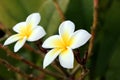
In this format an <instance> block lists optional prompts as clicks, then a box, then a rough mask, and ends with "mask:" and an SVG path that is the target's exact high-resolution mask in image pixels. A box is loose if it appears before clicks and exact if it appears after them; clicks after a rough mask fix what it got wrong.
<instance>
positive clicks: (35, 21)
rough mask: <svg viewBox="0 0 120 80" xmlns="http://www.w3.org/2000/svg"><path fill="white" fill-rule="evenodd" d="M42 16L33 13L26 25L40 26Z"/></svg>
mask: <svg viewBox="0 0 120 80" xmlns="http://www.w3.org/2000/svg"><path fill="white" fill-rule="evenodd" d="M40 19H41V16H40V14H39V13H33V14H30V15H29V16H28V17H27V19H26V23H27V24H32V26H33V27H34V26H36V25H38V23H39V22H40Z"/></svg>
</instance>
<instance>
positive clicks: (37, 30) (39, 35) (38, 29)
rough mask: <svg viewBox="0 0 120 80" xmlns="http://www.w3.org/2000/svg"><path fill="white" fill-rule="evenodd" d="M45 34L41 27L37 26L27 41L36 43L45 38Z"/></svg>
mask: <svg viewBox="0 0 120 80" xmlns="http://www.w3.org/2000/svg"><path fill="white" fill-rule="evenodd" d="M45 34H46V32H45V30H44V29H43V28H42V27H41V26H37V27H36V28H34V29H33V30H32V33H31V35H30V36H29V38H28V39H27V40H28V41H36V40H39V39H40V38H42V37H43V36H45Z"/></svg>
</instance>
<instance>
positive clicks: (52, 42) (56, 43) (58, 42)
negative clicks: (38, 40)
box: [42, 35, 64, 48]
mask: <svg viewBox="0 0 120 80" xmlns="http://www.w3.org/2000/svg"><path fill="white" fill-rule="evenodd" d="M63 45H64V44H63V41H62V39H61V37H60V36H59V35H54V36H51V37H49V38H48V39H46V40H45V41H44V43H43V44H42V47H44V48H60V47H63Z"/></svg>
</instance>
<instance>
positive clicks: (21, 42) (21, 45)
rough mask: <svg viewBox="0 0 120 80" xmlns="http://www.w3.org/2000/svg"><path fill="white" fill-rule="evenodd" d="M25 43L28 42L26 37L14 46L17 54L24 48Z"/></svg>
mask: <svg viewBox="0 0 120 80" xmlns="http://www.w3.org/2000/svg"><path fill="white" fill-rule="evenodd" d="M25 42H26V37H24V38H23V39H20V40H19V41H17V43H16V44H15V46H14V52H17V51H18V50H19V49H20V48H21V47H23V45H24V44H25Z"/></svg>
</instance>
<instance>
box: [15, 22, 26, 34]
mask: <svg viewBox="0 0 120 80" xmlns="http://www.w3.org/2000/svg"><path fill="white" fill-rule="evenodd" d="M23 27H26V22H20V23H18V24H16V25H15V26H14V27H13V30H14V31H15V32H17V33H19V32H20V30H21V29H22V28H23Z"/></svg>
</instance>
